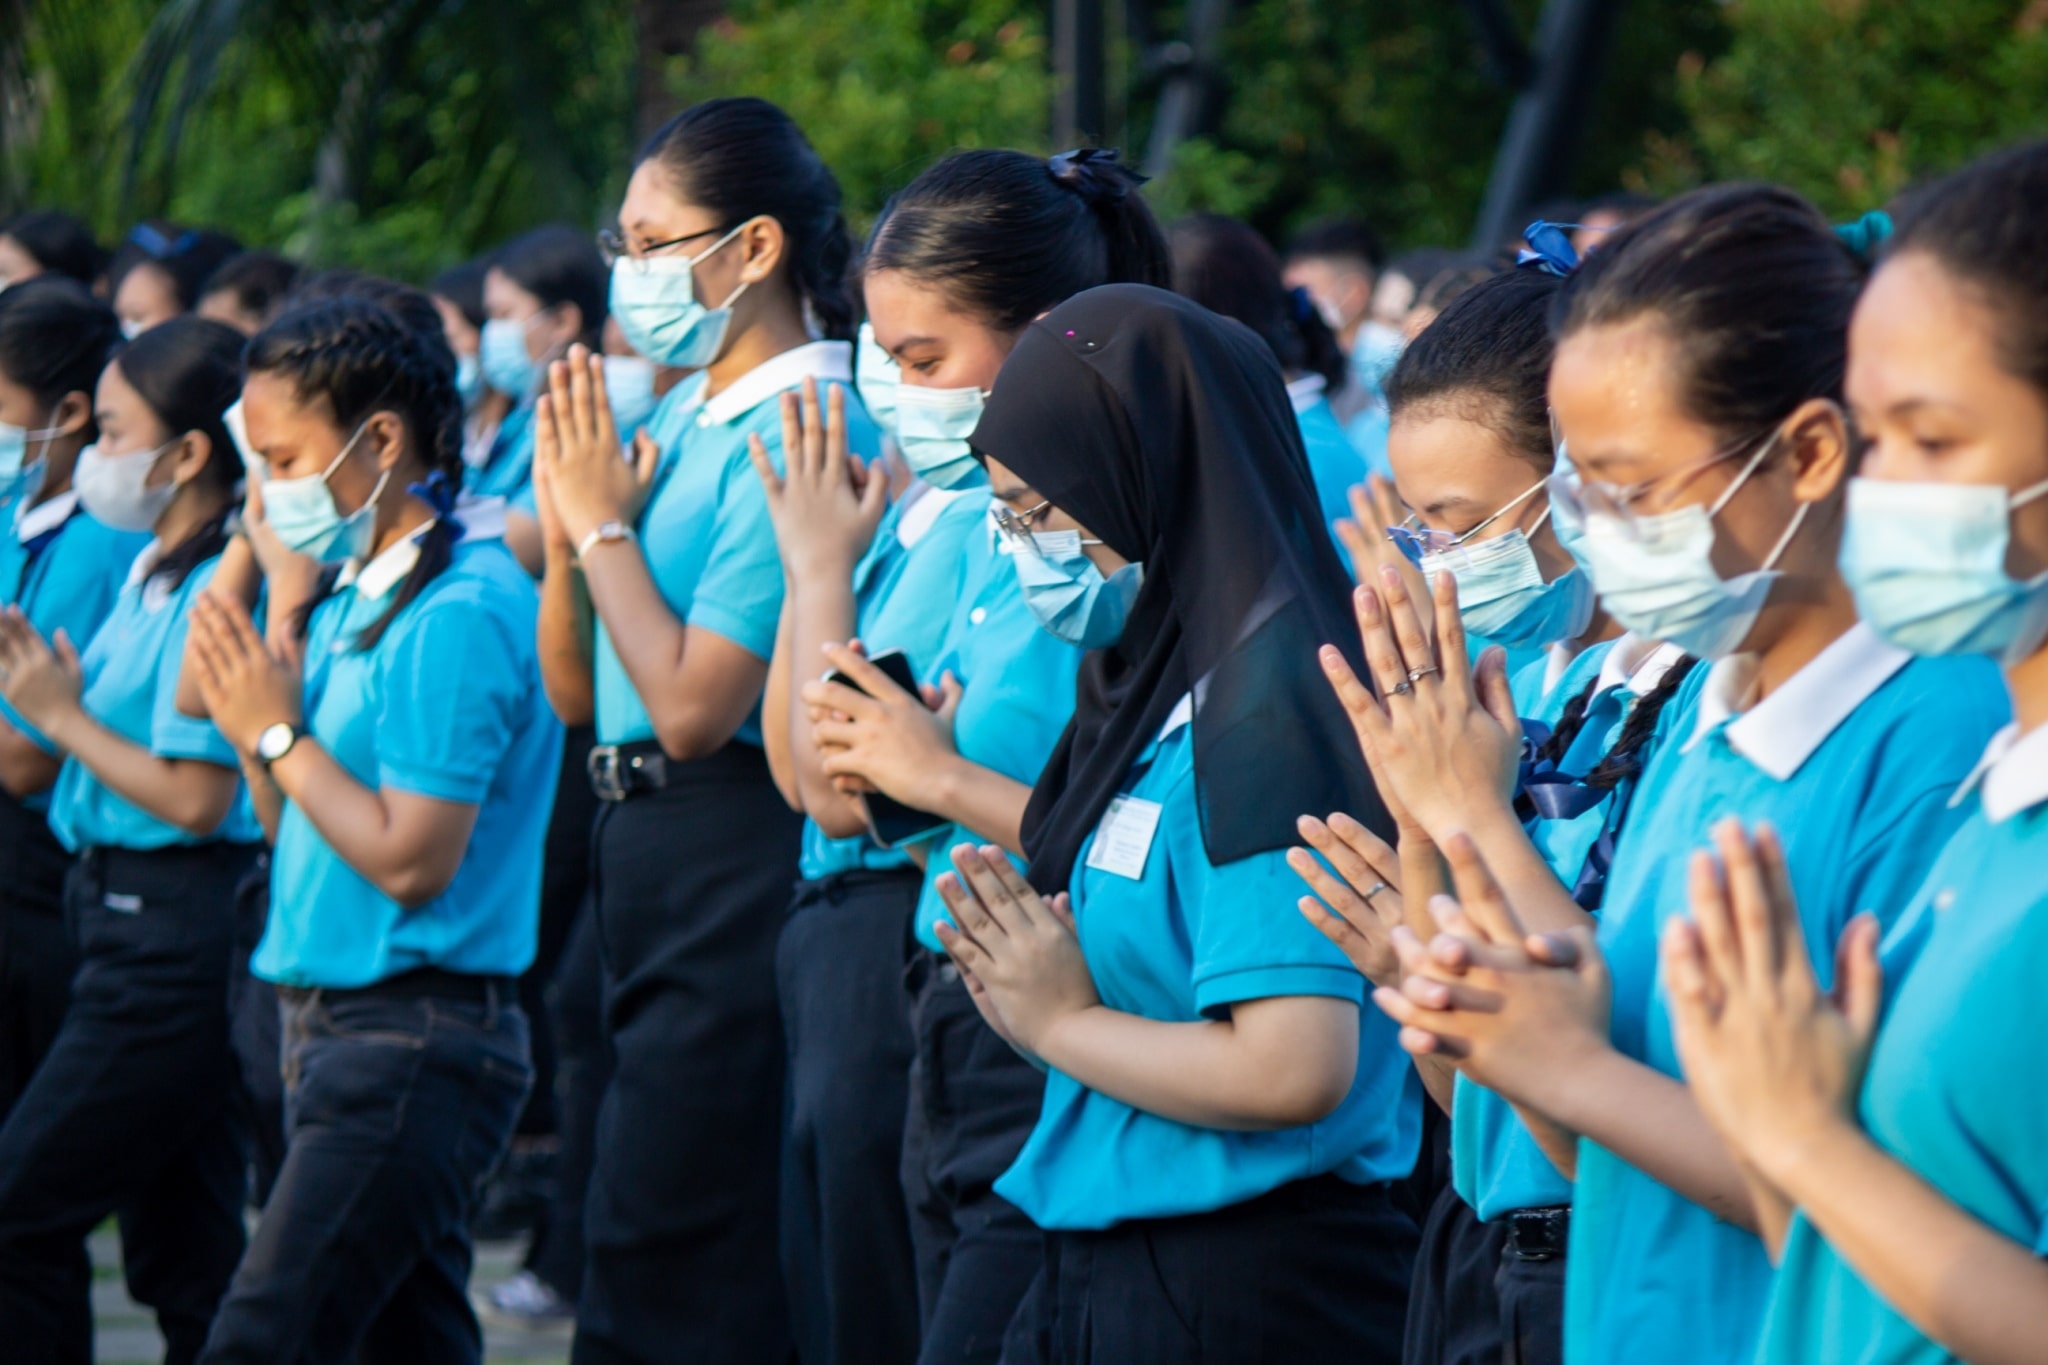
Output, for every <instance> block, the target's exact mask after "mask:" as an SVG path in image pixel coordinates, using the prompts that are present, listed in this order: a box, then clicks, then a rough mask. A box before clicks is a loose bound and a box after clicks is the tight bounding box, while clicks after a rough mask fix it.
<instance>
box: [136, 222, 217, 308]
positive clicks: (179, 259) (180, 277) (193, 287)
mask: <svg viewBox="0 0 2048 1365" xmlns="http://www.w3.org/2000/svg"><path fill="white" fill-rule="evenodd" d="M241 252H242V244H241V243H240V242H238V241H236V240H235V239H234V238H232V237H230V236H228V235H227V234H226V233H225V232H215V231H214V230H213V229H212V228H181V227H178V226H176V225H175V224H172V223H166V222H163V221H162V220H160V219H151V220H149V221H148V222H144V223H137V224H136V225H135V226H134V227H133V228H131V229H129V232H128V236H127V237H126V238H125V239H124V240H123V241H122V243H121V245H120V246H118V247H116V248H115V249H114V259H113V261H112V263H111V264H109V265H108V266H107V297H108V298H112V297H113V296H114V294H115V293H116V292H117V291H118V290H119V289H120V288H121V281H123V280H125V279H127V278H128V272H130V271H131V270H133V269H135V267H137V266H139V265H153V266H155V267H156V268H157V269H159V270H161V271H163V272H164V274H165V275H167V276H168V277H169V278H170V281H171V292H172V293H173V294H175V295H176V296H177V299H178V307H179V309H181V310H182V311H184V312H190V311H191V310H192V306H193V305H194V304H196V303H198V302H199V297H200V295H202V294H204V293H205V292H206V283H207V281H208V280H210V279H212V278H213V272H214V271H216V270H218V269H220V268H221V266H222V265H224V264H226V263H227V261H228V260H229V259H230V258H231V257H234V256H239V255H240V254H241Z"/></svg>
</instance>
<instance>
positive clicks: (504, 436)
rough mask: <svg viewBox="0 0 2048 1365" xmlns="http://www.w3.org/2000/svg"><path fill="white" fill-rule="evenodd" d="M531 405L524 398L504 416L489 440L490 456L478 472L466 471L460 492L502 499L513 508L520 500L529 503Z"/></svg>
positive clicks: (475, 470)
mask: <svg viewBox="0 0 2048 1365" xmlns="http://www.w3.org/2000/svg"><path fill="white" fill-rule="evenodd" d="M533 404H534V400H533V399H532V398H528V399H527V400H526V401H525V402H523V403H521V404H520V405H519V406H518V407H516V408H514V409H512V411H510V412H508V413H506V414H505V420H504V421H503V422H502V423H500V424H499V426H498V434H497V435H496V436H493V437H492V438H491V453H490V457H489V458H488V459H486V460H485V461H484V463H483V466H482V467H481V468H479V469H471V470H466V471H464V473H463V477H462V487H463V491H464V492H467V493H469V494H470V495H471V496H473V497H479V498H503V499H505V501H506V502H508V503H512V504H515V505H516V504H517V502H518V500H519V499H520V498H522V497H524V498H527V499H528V502H529V504H530V503H531V494H530V493H529V492H528V490H529V489H530V488H531V487H532V485H533Z"/></svg>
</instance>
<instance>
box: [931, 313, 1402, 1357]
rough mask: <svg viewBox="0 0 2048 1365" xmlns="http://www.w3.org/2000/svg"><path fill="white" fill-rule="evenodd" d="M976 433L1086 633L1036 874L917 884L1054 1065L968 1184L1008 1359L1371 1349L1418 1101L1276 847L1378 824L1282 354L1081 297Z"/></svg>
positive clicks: (973, 870)
mask: <svg viewBox="0 0 2048 1365" xmlns="http://www.w3.org/2000/svg"><path fill="white" fill-rule="evenodd" d="M973 443H974V446H975V448H976V449H977V450H978V451H980V452H981V453H982V456H983V458H984V460H985V461H986V463H987V466H988V472H989V479H990V483H991V486H992V491H993V493H994V495H995V497H996V499H997V502H998V505H999V506H998V514H997V515H998V521H999V522H1000V524H1001V525H1002V528H1003V530H1004V532H1005V534H1006V536H1007V538H1008V540H1009V542H1010V548H1011V554H1012V562H1013V563H1014V564H1015V566H1016V570H1017V574H1018V578H1019V581H1020V583H1021V584H1022V587H1023V591H1024V594H1025V598H1026V601H1027V603H1028V604H1029V605H1030V606H1031V607H1032V610H1033V613H1034V614H1035V615H1036V616H1037V617H1038V618H1039V620H1040V622H1041V624H1043V625H1044V626H1045V627H1046V628H1047V629H1050V630H1053V631H1055V632H1056V633H1061V634H1063V635H1065V636H1066V637H1067V638H1070V639H1076V640H1078V641H1080V642H1083V643H1086V644H1088V645H1090V646H1091V647H1093V652H1092V653H1090V654H1089V655H1088V656H1087V658H1086V660H1085V662H1084V663H1083V666H1082V671H1081V682H1080V690H1079V701H1078V704H1077V707H1076V712H1075V718H1074V722H1073V724H1072V725H1071V726H1070V727H1069V729H1068V731H1067V734H1066V735H1065V737H1064V738H1063V739H1062V741H1061V743H1060V746H1059V748H1058V750H1057V751H1056V752H1055V754H1054V756H1053V759H1052V761H1051V763H1050V764H1048V766H1047V768H1046V770H1045V775H1044V776H1043V778H1041V779H1040V782H1039V784H1038V787H1037V790H1036V791H1035V792H1034V794H1033V796H1032V800H1031V805H1030V808H1029V810H1028V812H1027V814H1026V816H1025V822H1024V840H1025V847H1026V850H1027V851H1028V852H1029V853H1030V855H1031V860H1032V861H1031V870H1030V884H1028V885H1027V884H1026V882H1025V881H1024V879H1023V878H1020V877H1018V876H1017V874H1016V873H1015V871H1014V870H1013V869H1012V868H1011V866H1010V864H1009V863H1008V861H1007V860H1006V859H1004V858H1003V857H1002V856H1001V855H1000V853H999V852H997V851H995V850H977V849H972V848H962V849H959V850H956V852H955V854H954V866H955V869H956V874H957V875H955V876H951V877H948V878H945V879H943V881H942V884H941V890H942V892H943V893H944V894H945V896H946V900H947V905H948V908H949V909H950V910H951V912H952V914H953V916H954V919H955V921H956V922H957V925H958V927H957V928H956V927H954V926H953V925H946V926H943V927H942V928H941V930H940V933H941V937H942V939H943V940H944V942H945V943H946V946H947V949H948V951H949V952H950V953H951V954H952V955H953V957H954V959H955V960H956V962H958V964H959V966H960V968H961V970H962V972H963V974H965V975H966V976H967V977H968V978H969V980H970V982H971V984H972V986H973V988H974V992H975V996H976V999H977V1002H978V1003H979V1004H980V1005H981V1007H982V1010H983V1013H984V1015H985V1016H986V1017H987V1018H988V1020H989V1022H990V1024H991V1025H993V1026H994V1027H995V1028H996V1029H997V1030H998V1031H999V1032H1002V1033H1003V1034H1004V1035H1005V1036H1006V1037H1007V1038H1009V1039H1010V1040H1011V1042H1012V1043H1013V1045H1014V1046H1016V1047H1018V1048H1019V1049H1020V1050H1022V1051H1024V1052H1026V1053H1027V1054H1029V1055H1031V1056H1033V1057H1035V1058H1037V1059H1038V1060H1040V1061H1041V1062H1042V1063H1043V1064H1044V1065H1045V1066H1046V1067H1047V1068H1048V1071H1049V1074H1048V1079H1047V1087H1046V1095H1045V1103H1044V1109H1043V1111H1042V1113H1041V1115H1040V1118H1039V1122H1038V1125H1037V1127H1036V1128H1035V1129H1034V1130H1033V1132H1032V1135H1031V1138H1030V1140H1029V1141H1028V1142H1027V1143H1026V1144H1025V1147H1024V1151H1023V1152H1022V1154H1021V1155H1020V1156H1019V1157H1018V1159H1017V1162H1016V1164H1015V1165H1013V1166H1012V1167H1011V1168H1010V1170H1009V1171H1008V1172H1007V1173H1006V1174H1005V1175H1004V1176H1003V1178H1002V1179H1001V1180H1000V1181H999V1182H998V1183H997V1185H996V1189H997V1192H998V1193H1000V1194H1002V1195H1003V1196H1004V1197H1005V1198H1008V1199H1009V1200H1011V1201H1012V1202H1013V1203H1015V1204H1017V1205H1018V1206H1019V1207H1021V1208H1022V1209H1024V1211H1025V1212H1026V1213H1028V1214H1030V1215H1031V1216H1032V1217H1033V1218H1034V1219H1035V1220H1036V1221H1037V1222H1038V1223H1039V1224H1040V1225H1041V1226H1042V1227H1044V1228H1046V1229H1047V1231H1048V1237H1047V1242H1046V1245H1047V1258H1048V1259H1047V1264H1046V1267H1045V1269H1044V1271H1043V1272H1042V1273H1041V1275H1040V1277H1039V1279H1038V1281H1037V1283H1036V1284H1035V1286H1034V1288H1033V1290H1032V1292H1031V1294H1030V1295H1029V1296H1028V1297H1027V1298H1026V1300H1025V1303H1024V1305H1023V1306H1022V1307H1021V1308H1020V1310H1019V1313H1018V1317H1017V1319H1016V1321H1015V1322H1014V1323H1013V1324H1012V1327H1011V1331H1010V1336H1009V1339H1008V1341H1007V1342H1006V1344H1005V1349H1004V1360H1005V1361H1006V1362H1009V1363H1010V1365H1023V1363H1024V1362H1039V1361H1045V1362H1053V1361H1060V1362H1065V1361H1080V1360H1091V1359H1092V1360H1116V1361H1120V1362H1176V1361H1182V1360H1186V1361H1194V1360H1198V1359H1208V1360H1214V1359H1226V1360H1240V1359H1243V1360H1250V1359H1267V1360H1322V1359H1348V1360H1357V1361H1368V1362H1369V1361H1375V1360H1386V1361H1393V1360H1396V1359H1398V1358H1399V1354H1400V1342H1401V1324H1402V1314H1403V1306H1404V1303H1405V1299H1406V1293H1407V1285H1408V1271H1409V1260H1410V1256H1411V1253H1412V1249H1413V1244H1414V1237H1415V1232H1414V1227H1413V1225H1412V1224H1411V1223H1410V1221H1409V1220H1408V1218H1407V1216H1406V1215H1405V1214H1404V1213H1402V1212H1401V1211H1400V1210H1399V1209H1398V1208H1397V1206H1396V1205H1395V1203H1394V1202H1393V1200H1392V1198H1391V1197H1390V1192H1389V1189H1388V1182H1391V1181H1394V1180H1398V1179H1400V1178H1402V1177H1404V1176H1406V1175H1407V1174H1408V1173H1409V1170H1410V1168H1411V1167H1412V1165H1413V1163H1414V1159H1415V1153H1416V1145H1417V1138H1418V1131H1419V1124H1420V1117H1419V1109H1418V1103H1417V1095H1416V1092H1415V1089H1414V1086H1413V1083H1412V1080H1411V1073H1410V1072H1409V1070H1408V1068H1407V1067H1406V1066H1405V1059H1404V1057H1403V1055H1402V1054H1401V1052H1400V1051H1399V1049H1398V1047H1397V1046H1396V1045H1395V1040H1394V1032H1393V1030H1392V1028H1391V1027H1389V1026H1388V1025H1387V1023H1386V1021H1384V1020H1381V1019H1378V1018H1375V1017H1373V1015H1372V1012H1369V1011H1366V1012H1362V1011H1361V1010H1360V1008H1359V1005H1360V1002H1361V1000H1362V996H1363V992H1362V983H1361V981H1360V979H1359V977H1358V976H1357V974H1356V973H1355V972H1354V971H1352V970H1351V968H1350V967H1349V965H1348V964H1347V963H1346V962H1345V961H1344V959H1343V957H1342V955H1341V954H1339V953H1337V952H1336V951H1335V950H1334V949H1333V948H1332V947H1331V945H1330V944H1329V942H1328V940H1326V939H1324V938H1323V937H1322V936H1321V934H1319V933H1317V932H1316V930H1315V929H1314V928H1313V926H1311V925H1310V924H1309V923H1308V922H1307V921H1305V920H1304V919H1303V918H1302V917H1301V916H1300V915H1299V914H1297V913H1296V911H1295V900H1296V896H1297V886H1296V884H1295V880H1294V878H1293V875H1292V874H1291V873H1290V871H1289V870H1288V867H1287V863H1286V859H1285V853H1284V850H1285V849H1286V848H1288V847H1289V846H1291V845H1292V844H1293V843H1294V842H1295V840H1296V834H1295V825H1294V822H1295V819H1296V817H1297V816H1299V815H1301V814H1302V813H1304V812H1321V811H1329V810H1335V809H1343V810H1347V811H1350V812H1352V813H1353V814H1355V815H1357V816H1359V817H1360V818H1362V819H1364V820H1365V821H1366V822H1367V823H1368V824H1376V825H1381V826H1384V825H1385V823H1386V822H1385V816H1384V813H1383V808H1382V807H1381V806H1380V803H1379V801H1378V799H1377V797H1376V796H1375V794H1374V792H1373V789H1372V786H1371V783H1370V781H1369V780H1368V778H1367V776H1366V774H1365V771H1364V769H1363V766H1362V764H1361V763H1360V760H1359V756H1358V747H1357V744H1356V741H1355V740H1354V739H1353V737H1352V735H1351V732H1350V729H1349V725H1348V722H1347V721H1346V719H1345V717H1344V715H1343V713H1342V711H1341V709H1340V708H1339V707H1338V706H1337V704H1336V702H1335V700H1334V698H1333V697H1332V696H1331V694H1330V692H1329V689H1328V687H1327V686H1326V685H1325V684H1324V682H1323V679H1322V675H1321V673H1320V670H1319V669H1318V668H1317V667H1316V650H1317V648H1318V647H1319V646H1320V645H1322V644H1323V643H1324V642H1326V641H1334V640H1342V639H1344V638H1345V637H1346V636H1348V635H1351V634H1353V632H1352V631H1350V630H1347V629H1346V622H1345V619H1344V610H1345V601H1346V589H1347V583H1346V578H1345V574H1344V571H1343V569H1342V567H1341V566H1340V565H1339V563H1338V561H1337V557H1336V553H1335V551H1334V550H1333V549H1332V548H1331V545H1330V542H1329V538H1328V536H1327V535H1326V534H1325V533H1324V531H1323V529H1322V524H1321V517H1320V514H1319V512H1318V510H1317V504H1316V496H1315V491H1314V488H1313V485H1312V484H1311V483H1310V480H1309V473H1308V465H1307V460H1306V458H1305V456H1304V455H1303V453H1302V448H1301V440H1300V437H1299V435H1298V434H1297V431H1296V428H1295V423H1294V417H1293V412H1292V409H1291V407H1290V405H1289V404H1288V401H1287V394H1286V389H1285V386H1284V384H1283V382H1282V379H1281V375H1280V371H1279V368H1278V366H1277V365H1276V364H1275V362H1274V360H1273V358H1272V354H1271V352H1270V350H1269V349H1268V348H1267V347H1266V345H1265V344H1264V343H1263V342H1261V341H1260V340H1259V339H1258V338H1257V337H1256V336H1254V335H1253V334H1252V333H1251V332H1250V331H1248V330H1247V329H1245V328H1244V327H1242V326H1240V325H1238V324H1237V323H1234V322H1229V321H1226V320H1224V319H1222V318H1219V317H1217V316H1216V315H1214V314H1212V313H1210V312H1208V311H1207V310H1205V309H1203V308H1201V307H1199V306H1198V305H1196V304H1193V303H1191V302H1188V301H1187V300H1184V299H1181V298H1177V297H1175V296H1174V295H1171V294H1167V293H1165V292H1163V291H1160V290H1156V289H1150V288H1146V287H1143V286H1136V285H1113V286H1108V287H1105V288H1101V289H1095V290H1090V291H1089V292H1087V293H1084V294H1081V295H1079V296H1077V297H1076V298H1074V299H1072V300H1071V301H1069V302H1068V303H1066V304H1063V305H1062V306H1060V307H1059V308H1057V309H1055V310H1053V311H1052V312H1051V313H1050V314H1048V315H1047V316H1046V317H1044V318H1043V319H1041V320H1040V321H1039V322H1037V323H1034V324H1033V325H1032V326H1031V328H1030V329H1029V330H1028V331H1027V332H1026V333H1025V335H1024V336H1023V338H1022V339H1021V340H1020V341H1019V342H1018V343H1017V346H1016V348H1015V349H1014V350H1013V351H1012V352H1011V354H1010V357H1009V359H1008V360H1007V361H1006V363H1005V364H1004V366H1003V370H1002V373H1001V375H1000V377H999V378H998V379H997V382H996V385H995V390H994V393H993V395H992V396H991V397H990V398H989V400H988V406H987V409H986V412H985V414H984V416H983V418H982V421H981V424H980V426H979V427H978V428H976V430H975V433H974V437H973ZM1034 888H1036V889H1034Z"/></svg>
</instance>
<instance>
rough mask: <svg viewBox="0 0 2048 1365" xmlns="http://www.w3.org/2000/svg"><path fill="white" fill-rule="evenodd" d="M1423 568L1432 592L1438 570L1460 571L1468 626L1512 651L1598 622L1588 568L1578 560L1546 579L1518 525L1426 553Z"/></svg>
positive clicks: (1462, 614) (1461, 610)
mask: <svg viewBox="0 0 2048 1365" xmlns="http://www.w3.org/2000/svg"><path fill="white" fill-rule="evenodd" d="M1543 515H1544V516H1545V517H1548V516H1550V515H1551V514H1550V513H1549V512H1548V511H1546V512H1544V514H1543ZM1536 524H1537V525H1538V526H1539V527H1540V526H1541V525H1542V524H1543V523H1542V521H1540V520H1539V521H1538V522H1537V523H1536ZM1421 568H1422V575H1423V577H1424V578H1425V579H1427V580H1428V582H1429V586H1430V589H1431V591H1434V590H1435V588H1436V579H1437V575H1438V574H1440V573H1443V572H1445V571H1449V572H1450V573H1452V574H1455V575H1456V576H1457V579H1458V619H1459V620H1461V621H1463V622H1464V623H1465V629H1466V630H1467V631H1469V632H1471V633H1472V634H1474V635H1483V636H1485V637H1486V638H1487V639H1489V640H1491V641H1493V642H1494V643H1496V644H1499V645H1503V646H1505V647H1506V648H1509V649H1532V648H1536V647H1539V646H1543V645H1551V644H1556V643H1557V642H1558V641H1560V640H1573V639H1577V638H1578V637H1579V636H1580V635H1581V634H1583V633H1584V632H1585V629H1586V627H1587V626H1588V625H1589V624H1590V623H1591V622H1592V620H1593V580H1592V579H1590V578H1588V577H1587V576H1586V571H1585V570H1584V569H1582V568H1580V567H1579V566H1578V565H1577V564H1573V565H1572V567H1571V568H1569V569H1567V570H1566V571H1565V572H1564V573H1562V574H1560V575H1559V576H1558V577H1556V578H1554V579H1552V580H1550V581H1549V582H1548V583H1546V582H1544V581H1543V570H1542V569H1541V568H1540V567H1539V566H1538V565H1537V563H1536V551H1535V550H1534V549H1533V548H1532V547H1531V546H1530V544H1529V537H1528V536H1527V535H1526V534H1525V533H1524V532H1523V530H1522V528H1521V527H1519V526H1517V527H1514V528H1513V529H1511V530H1509V531H1507V532H1505V533H1504V534H1501V535H1497V536H1494V537H1492V538H1491V539H1488V540H1482V541H1477V542H1472V541H1467V542H1466V543H1464V544H1462V545H1459V546H1456V547H1455V548H1452V549H1449V550H1445V551H1443V552H1442V553H1439V554H1429V555H1424V556H1423V557H1422V564H1421Z"/></svg>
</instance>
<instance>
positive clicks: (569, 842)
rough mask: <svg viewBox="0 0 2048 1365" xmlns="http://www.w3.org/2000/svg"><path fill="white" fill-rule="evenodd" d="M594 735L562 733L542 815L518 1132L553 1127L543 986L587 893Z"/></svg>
mask: <svg viewBox="0 0 2048 1365" xmlns="http://www.w3.org/2000/svg"><path fill="white" fill-rule="evenodd" d="M596 742H597V740H596V736H595V735H594V733H593V732H592V731H591V730H590V729H589V728H588V727H587V726H577V727H575V728H573V729H571V730H570V731H569V732H568V736H567V738H566V739H565V740H564V742H563V744H562V771H561V776H560V778H559V779H558V780H557V782H556V784H555V804H554V807H553V813H552V814H550V815H549V816H548V833H547V843H546V847H545V852H544V853H543V855H542V860H541V879H540V936H539V938H538V939H537V940H536V942H535V945H534V954H533V965H532V966H530V967H528V968H527V969H526V972H525V974H524V975H522V976H521V977H520V978H519V1006H520V1008H521V1009H523V1010H525V1011H526V1017H527V1019H528V1020H529V1021H531V1023H532V1026H533V1092H532V1093H531V1094H530V1095H528V1096H527V1098H526V1108H525V1109H524V1110H523V1111H521V1113H520V1115H519V1129H518V1136H520V1137H554V1136H559V1134H560V1130H561V1122H562V1120H561V1115H560V1113H559V1112H558V1108H557V1106H558V1104H559V1102H560V1098H561V1091H560V1087H559V1086H558V1085H557V1084H556V1081H555V1067H556V1064H557V1056H558V1053H559V1045H558V1043H557V1041H556V1039H555V1036H554V1027H553V1023H552V1020H551V1019H550V1017H549V1012H548V990H549V988H550V987H551V986H553V985H554V980H555V973H556V972H558V971H559V970H561V963H562V954H563V953H564V952H565V951H566V950H567V948H568V946H569V935H570V933H571V931H572V930H573V929H574V928H575V926H576V920H577V915H578V913H579V911H580V910H581V909H582V906H583V903H584V901H586V900H587V899H589V892H590V827H591V824H592V823H593V822H594V821H595V820H596V819H597V805H598V801H597V794H596V793H595V792H593V791H592V790H591V789H590V776H589V773H588V772H587V765H588V761H589V758H590V749H591V746H592V745H593V744H595V743H596Z"/></svg>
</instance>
